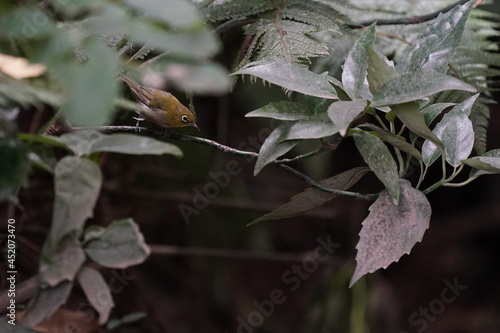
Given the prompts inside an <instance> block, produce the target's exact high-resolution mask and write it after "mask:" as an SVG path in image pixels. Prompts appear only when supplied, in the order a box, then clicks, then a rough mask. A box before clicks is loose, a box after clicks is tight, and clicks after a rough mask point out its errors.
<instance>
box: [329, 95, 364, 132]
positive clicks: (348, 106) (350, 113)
mask: <svg viewBox="0 0 500 333" xmlns="http://www.w3.org/2000/svg"><path fill="white" fill-rule="evenodd" d="M365 108H366V100H364V99H356V100H354V101H339V102H334V103H332V104H331V105H330V106H329V107H328V117H330V119H331V121H332V122H333V124H334V125H335V127H336V128H337V129H338V131H339V133H340V135H342V136H345V134H346V132H347V130H348V129H349V125H350V124H351V122H352V121H353V120H354V119H355V118H356V117H357V116H359V115H360V114H361V113H362V112H363V111H364V110H365Z"/></svg>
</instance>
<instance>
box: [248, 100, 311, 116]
mask: <svg viewBox="0 0 500 333" xmlns="http://www.w3.org/2000/svg"><path fill="white" fill-rule="evenodd" d="M310 115H311V111H309V109H308V108H307V107H305V106H304V105H302V104H300V103H296V102H290V101H279V102H271V103H269V104H267V105H265V106H263V107H261V108H258V109H257V110H253V111H251V112H249V113H247V114H246V115H245V117H263V118H272V119H278V120H300V119H305V118H307V117H309V116H310Z"/></svg>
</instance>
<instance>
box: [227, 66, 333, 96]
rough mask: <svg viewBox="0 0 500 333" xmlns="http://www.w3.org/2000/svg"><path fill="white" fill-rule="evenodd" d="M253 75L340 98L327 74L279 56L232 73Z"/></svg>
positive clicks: (290, 86)
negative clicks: (295, 64) (294, 63)
mask: <svg viewBox="0 0 500 333" xmlns="http://www.w3.org/2000/svg"><path fill="white" fill-rule="evenodd" d="M245 74H247V75H252V76H255V77H258V78H260V79H262V80H264V81H268V82H270V83H272V84H275V85H278V86H280V87H283V88H285V89H286V90H291V91H296V92H299V93H302V94H305V95H311V96H316V97H322V98H328V99H338V97H337V92H336V91H335V89H334V88H333V87H332V85H331V84H330V83H329V82H328V77H327V74H326V73H324V74H321V75H319V74H316V73H313V72H311V71H309V70H307V69H305V68H302V67H297V66H294V65H292V64H290V63H288V62H286V61H284V60H281V59H278V58H266V59H263V60H259V61H255V62H251V63H249V64H247V65H245V66H243V67H242V68H241V69H240V70H238V71H236V72H234V73H233V74H231V75H245Z"/></svg>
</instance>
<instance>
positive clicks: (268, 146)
mask: <svg viewBox="0 0 500 333" xmlns="http://www.w3.org/2000/svg"><path fill="white" fill-rule="evenodd" d="M290 126H291V124H290V123H282V124H280V125H279V126H278V127H276V128H275V129H274V131H272V133H271V134H270V135H269V136H268V137H267V138H266V140H265V141H264V143H263V144H262V147H260V150H259V156H258V157H257V161H256V162H255V169H254V172H253V173H254V175H257V174H258V173H259V172H260V171H261V170H262V168H264V167H265V166H266V165H268V164H269V163H271V162H273V161H274V160H276V159H277V158H278V157H280V156H281V155H283V154H286V153H287V152H289V151H290V150H291V149H292V148H293V147H295V146H296V145H297V144H298V143H299V141H292V140H290V141H283V142H282V140H283V138H285V137H286V135H287V134H288V131H289V129H290Z"/></svg>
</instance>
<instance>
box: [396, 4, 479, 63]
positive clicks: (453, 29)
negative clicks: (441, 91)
mask: <svg viewBox="0 0 500 333" xmlns="http://www.w3.org/2000/svg"><path fill="white" fill-rule="evenodd" d="M472 3H473V2H471V1H469V2H468V3H466V4H464V5H461V6H460V5H459V6H456V7H455V8H454V9H452V10H450V11H449V12H447V13H445V14H440V15H439V16H438V17H437V19H436V20H435V21H434V22H432V23H431V24H429V25H428V26H427V27H426V28H425V31H424V33H423V34H422V35H420V36H418V38H417V40H416V41H415V42H413V44H412V45H411V46H408V47H407V48H406V49H405V52H404V53H403V56H402V59H401V61H400V62H399V64H398V71H399V72H400V73H406V72H415V71H418V70H420V69H432V70H435V71H438V72H441V73H446V72H447V71H448V64H449V62H450V60H451V58H452V57H453V55H454V54H455V50H456V49H457V47H458V45H459V44H460V39H461V38H462V34H463V32H464V28H465V23H466V22H467V18H468V17H469V14H470V11H471V9H472Z"/></svg>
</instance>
